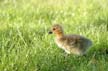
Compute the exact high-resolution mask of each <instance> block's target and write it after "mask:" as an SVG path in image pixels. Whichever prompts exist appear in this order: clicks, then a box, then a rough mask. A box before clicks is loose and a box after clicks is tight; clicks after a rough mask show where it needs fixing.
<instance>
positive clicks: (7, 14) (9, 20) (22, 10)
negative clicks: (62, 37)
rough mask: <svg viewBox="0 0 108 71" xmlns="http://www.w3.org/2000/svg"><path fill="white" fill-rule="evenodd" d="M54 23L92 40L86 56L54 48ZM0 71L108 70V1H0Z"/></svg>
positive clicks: (66, 30)
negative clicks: (68, 53)
mask: <svg viewBox="0 0 108 71" xmlns="http://www.w3.org/2000/svg"><path fill="white" fill-rule="evenodd" d="M56 23H58V24H61V25H62V26H63V28H64V31H65V33H66V34H70V33H71V34H79V35H83V36H85V37H88V38H89V39H91V40H92V41H93V46H92V48H91V49H90V50H89V52H88V53H87V55H86V56H77V55H73V54H70V55H67V54H66V53H65V52H64V51H63V50H62V49H60V48H58V46H57V45H56V44H55V42H54V35H49V34H48V31H49V30H50V27H51V26H52V25H53V24H56ZM0 71H108V1H107V0H0Z"/></svg>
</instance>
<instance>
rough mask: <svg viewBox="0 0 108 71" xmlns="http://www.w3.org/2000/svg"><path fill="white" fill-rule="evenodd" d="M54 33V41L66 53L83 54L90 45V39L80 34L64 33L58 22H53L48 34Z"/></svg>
mask: <svg viewBox="0 0 108 71" xmlns="http://www.w3.org/2000/svg"><path fill="white" fill-rule="evenodd" d="M52 33H53V34H55V42H56V44H57V45H58V46H59V48H61V49H63V50H64V51H65V52H66V53H68V54H75V55H84V54H86V52H87V51H88V49H89V48H90V47H91V46H92V41H91V40H90V39H88V38H85V37H83V36H80V35H65V34H64V31H63V28H62V27H61V25H59V24H54V25H53V26H52V28H51V31H49V34H52Z"/></svg>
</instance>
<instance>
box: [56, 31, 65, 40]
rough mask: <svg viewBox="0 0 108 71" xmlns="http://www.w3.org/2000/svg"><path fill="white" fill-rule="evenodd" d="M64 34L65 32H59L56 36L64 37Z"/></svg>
mask: <svg viewBox="0 0 108 71" xmlns="http://www.w3.org/2000/svg"><path fill="white" fill-rule="evenodd" d="M63 36H64V33H63V32H59V33H57V34H56V38H58V39H59V38H62V37H63Z"/></svg>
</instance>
